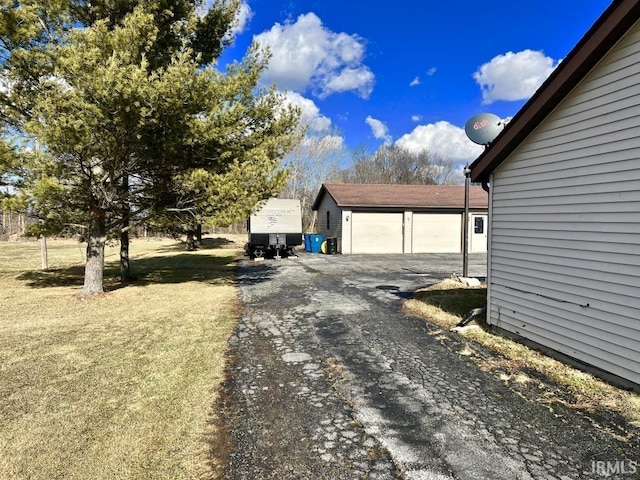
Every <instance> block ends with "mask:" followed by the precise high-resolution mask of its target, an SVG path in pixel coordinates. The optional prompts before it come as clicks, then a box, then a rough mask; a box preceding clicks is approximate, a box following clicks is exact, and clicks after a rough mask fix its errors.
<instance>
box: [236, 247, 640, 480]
mask: <svg viewBox="0 0 640 480" xmlns="http://www.w3.org/2000/svg"><path fill="white" fill-rule="evenodd" d="M485 262H486V256H485V255H471V256H470V268H469V271H470V275H475V276H484V275H485ZM461 270H462V267H461V256H460V255H385V256H373V255H368V256H357V255H354V256H341V255H335V256H331V255H312V254H308V253H306V252H305V253H301V254H300V256H299V257H297V258H295V257H294V258H289V259H283V260H282V261H280V262H276V261H273V260H267V261H266V262H264V263H262V264H253V263H252V262H250V261H249V260H247V261H245V262H244V263H243V266H242V267H241V270H240V285H241V295H242V300H243V302H244V313H243V317H242V320H241V322H240V324H239V325H238V327H237V330H236V332H235V334H234V336H233V337H232V339H231V353H232V358H234V362H233V364H232V366H231V367H230V372H229V380H228V382H227V385H226V388H227V393H228V395H227V398H228V401H229V402H230V404H231V405H232V407H233V408H230V409H229V413H228V418H229V423H230V425H231V427H232V431H231V433H232V437H233V441H234V443H235V447H236V450H235V452H234V453H233V454H232V456H231V459H230V462H229V464H228V466H227V469H226V471H225V478H226V479H234V480H235V479H251V480H257V479H297V480H300V479H360V478H367V479H397V478H404V479H416V480H418V479H420V480H421V479H437V480H441V479H442V480H444V479H460V480H466V479H491V480H501V479H504V480H516V479H562V480H566V479H598V478H609V479H612V478H622V479H626V478H628V479H631V478H639V477H640V453H639V452H640V444H639V443H638V441H637V436H636V437H633V439H632V440H627V441H624V440H623V439H622V438H621V436H620V435H618V436H617V437H614V436H613V435H610V434H607V433H604V432H603V429H602V428H599V427H598V424H597V422H595V421H594V419H591V418H589V417H588V416H585V415H583V414H580V413H576V412H575V411H573V410H569V409H563V408H562V407H559V406H557V405H554V406H553V408H552V407H550V406H548V405H546V406H545V405H540V404H538V403H536V402H532V401H528V400H527V399H526V398H524V397H523V396H522V395H521V394H518V393H516V392H514V391H513V390H511V389H510V388H509V387H508V386H506V385H505V384H504V383H503V382H501V381H499V380H497V379H496V378H494V377H493V376H491V375H490V374H489V373H485V372H483V371H481V370H479V369H478V368H477V366H476V365H475V364H474V363H473V362H472V361H471V360H470V359H469V358H468V357H467V356H465V355H462V354H461V352H462V351H463V350H464V348H465V345H466V341H465V340H464V339H462V338H460V337H458V336H456V335H455V334H452V333H449V332H442V331H440V330H438V329H437V328H436V327H435V326H432V325H429V324H427V323H425V322H424V321H423V320H421V319H418V318H415V317H411V316H407V315H405V314H403V313H402V312H401V305H402V300H403V299H404V298H408V297H409V296H410V295H411V293H412V292H413V291H414V290H415V289H417V288H420V287H423V286H426V285H430V284H432V283H436V282H438V281H440V280H442V279H444V278H448V277H449V276H450V275H451V273H452V272H457V273H460V272H461ZM475 348H477V347H475ZM483 354H484V355H488V356H489V355H492V354H491V353H489V352H484V351H483ZM635 433H637V432H635ZM599 462H600V463H599ZM602 462H605V463H602ZM606 462H609V463H608V464H607V463H606ZM603 465H610V466H607V467H603ZM636 465H637V467H636ZM632 470H633V471H632ZM636 470H637V472H636ZM604 474H607V475H608V476H605V475H604Z"/></svg>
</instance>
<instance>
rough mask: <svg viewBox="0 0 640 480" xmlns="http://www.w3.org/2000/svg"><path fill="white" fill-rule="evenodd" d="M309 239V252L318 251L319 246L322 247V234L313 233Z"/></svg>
mask: <svg viewBox="0 0 640 480" xmlns="http://www.w3.org/2000/svg"><path fill="white" fill-rule="evenodd" d="M310 237H311V238H310V241H311V253H318V252H320V247H322V242H323V241H324V235H321V234H319V233H314V234H311V235H310Z"/></svg>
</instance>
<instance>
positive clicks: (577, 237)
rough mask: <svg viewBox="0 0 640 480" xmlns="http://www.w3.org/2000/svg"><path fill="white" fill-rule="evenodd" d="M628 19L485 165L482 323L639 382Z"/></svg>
mask: <svg viewBox="0 0 640 480" xmlns="http://www.w3.org/2000/svg"><path fill="white" fill-rule="evenodd" d="M639 109H640V28H639V27H638V24H636V25H635V26H634V27H632V29H631V30H630V32H629V33H628V34H627V36H626V37H624V38H623V39H622V40H621V41H620V42H619V43H618V44H617V45H616V46H615V47H614V48H613V49H612V51H611V52H609V53H608V54H607V55H606V56H605V57H604V59H603V60H602V61H601V62H600V63H599V64H598V65H597V66H596V67H595V68H594V69H593V70H592V71H591V72H590V73H589V74H588V75H587V76H586V77H585V78H584V80H583V81H582V82H581V83H580V84H579V85H578V86H577V87H576V88H575V89H574V91H573V92H571V93H570V94H569V95H568V96H567V97H566V98H565V100H564V101H563V102H562V103H561V104H560V105H559V106H558V107H557V108H556V109H555V110H554V111H553V112H552V113H551V114H550V115H549V116H548V117H547V118H546V119H545V120H544V121H543V122H542V123H541V125H539V126H538V128H537V129H536V130H535V131H534V132H533V133H532V134H531V135H530V136H529V137H528V138H527V139H526V140H525V141H524V142H523V143H522V144H521V145H520V146H519V147H518V148H517V149H516V150H515V151H514V152H513V153H512V154H511V155H510V157H509V158H508V159H507V160H506V161H505V162H504V163H503V164H502V165H501V166H500V167H499V168H498V169H497V170H496V171H495V172H494V173H493V175H492V178H491V198H490V209H491V217H490V222H491V230H490V236H489V242H490V264H489V272H488V273H489V320H488V321H489V323H491V324H492V325H495V326H497V327H500V328H502V329H505V330H507V331H509V332H512V333H514V334H517V335H519V336H522V337H525V338H527V339H529V340H532V341H534V342H536V343H539V344H541V345H543V346H545V347H547V348H550V349H552V350H556V351H558V352H561V353H563V354H565V355H568V356H570V357H573V358H576V359H578V360H580V361H582V362H585V363H588V364H591V365H593V366H595V367H598V368H600V369H602V370H604V371H607V372H609V373H612V374H614V375H616V376H619V377H621V378H624V379H626V380H629V381H631V382H633V383H636V384H640V313H639V312H640V115H638V111H639Z"/></svg>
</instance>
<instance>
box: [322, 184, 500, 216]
mask: <svg viewBox="0 0 640 480" xmlns="http://www.w3.org/2000/svg"><path fill="white" fill-rule="evenodd" d="M326 193H328V194H329V195H331V197H332V198H333V199H334V200H335V202H336V203H337V204H338V206H339V207H350V208H353V207H386V208H394V207H395V208H419V209H428V208H454V209H461V208H464V186H463V185H365V184H356V183H325V184H323V185H322V188H321V189H320V192H319V193H318V196H317V197H316V200H315V202H314V203H313V209H314V210H317V209H318V208H319V207H320V202H322V198H323V197H324V195H325V194H326ZM469 207H470V208H475V209H485V210H486V209H487V208H488V195H487V192H485V191H484V190H483V189H482V187H477V186H471V187H470V188H469Z"/></svg>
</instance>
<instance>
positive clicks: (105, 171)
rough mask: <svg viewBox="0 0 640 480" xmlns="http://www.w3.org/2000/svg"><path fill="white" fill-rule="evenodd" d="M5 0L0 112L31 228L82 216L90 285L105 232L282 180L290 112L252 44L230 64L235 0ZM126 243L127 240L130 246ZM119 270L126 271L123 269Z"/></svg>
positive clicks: (254, 193) (98, 274)
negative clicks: (204, 0) (34, 221)
mask: <svg viewBox="0 0 640 480" xmlns="http://www.w3.org/2000/svg"><path fill="white" fill-rule="evenodd" d="M197 7H198V5H196V4H195V3H193V2H189V1H180V0H163V1H161V2H155V1H133V0H129V1H127V0H124V1H118V2H112V1H104V2H97V3H95V2H91V3H89V2H82V1H81V2H70V1H68V0H32V1H28V2H27V1H25V2H21V1H13V0H11V1H8V0H3V7H2V9H1V14H0V42H2V45H3V46H4V49H3V51H2V54H3V55H2V66H3V70H4V72H5V78H6V83H7V84H8V88H7V89H5V90H4V91H3V92H1V93H0V105H2V107H1V108H2V117H3V120H4V121H5V122H6V123H7V124H8V125H10V126H11V129H12V131H13V132H14V134H15V135H17V136H18V137H19V138H21V139H23V140H24V139H26V140H27V141H33V142H37V143H38V145H39V146H40V148H39V149H38V150H34V151H32V152H30V153H29V152H27V153H25V159H26V158H27V157H29V158H28V161H26V160H25V163H24V165H25V171H24V172H23V176H22V179H21V181H22V182H23V184H24V185H23V188H22V189H21V191H20V195H19V197H20V198H19V200H17V199H14V201H15V202H17V203H20V202H21V203H22V204H23V205H25V206H26V208H28V209H29V210H30V212H31V213H32V214H35V215H37V216H38V217H39V218H40V219H41V220H42V222H41V224H40V226H39V228H41V229H44V230H48V231H62V230H64V229H69V228H71V227H73V226H77V225H80V226H82V227H83V229H82V231H83V233H84V236H85V239H86V241H87V261H86V268H85V279H84V287H83V293H84V294H92V293H99V292H102V291H103V271H104V246H105V242H106V241H107V239H108V238H110V237H114V238H120V237H121V236H122V237H123V238H121V240H122V245H123V249H124V251H123V252H122V254H123V255H122V256H123V258H124V259H126V261H127V265H123V271H124V270H125V269H128V256H127V250H128V239H127V238H126V235H123V234H126V232H127V230H128V226H129V222H130V221H132V220H133V219H145V218H151V219H153V220H154V221H155V222H161V223H162V225H163V226H164V227H165V228H178V226H181V225H183V224H184V218H185V215H188V216H190V217H191V218H192V219H193V220H195V221H200V222H202V221H210V222H216V221H217V222H227V221H230V220H237V219H239V218H241V217H242V216H246V215H248V213H249V211H250V210H251V208H253V206H255V203H256V202H258V201H260V200H262V199H264V198H267V197H269V196H271V195H273V194H274V193H275V192H277V191H278V190H279V189H280V187H281V186H282V184H283V182H284V176H285V175H284V172H281V171H277V170H276V168H277V165H278V158H279V157H281V156H282V155H284V154H285V153H286V152H287V151H288V150H289V149H290V148H291V147H292V145H293V144H294V143H295V141H296V140H297V134H296V133H295V132H296V131H297V130H296V125H297V120H298V112H297V111H295V110H293V109H291V108H286V107H285V106H284V104H283V98H282V97H281V96H279V95H278V94H277V93H276V92H275V91H273V90H265V89H262V88H260V87H258V79H259V76H260V73H261V72H262V70H263V69H264V68H265V65H266V64H265V62H266V58H267V57H266V55H263V54H261V52H259V51H258V50H257V49H256V48H255V47H254V48H252V49H251V50H250V51H249V52H248V53H247V55H246V58H245V59H244V60H243V61H242V62H240V63H238V64H235V65H233V66H231V67H230V68H229V69H227V71H225V72H224V73H222V72H220V71H218V70H217V69H216V68H215V64H214V63H212V61H213V60H215V58H217V56H219V55H220V53H221V51H222V49H223V48H224V46H225V44H226V43H227V42H228V41H229V37H228V34H227V32H228V31H229V28H230V27H231V25H232V24H233V21H234V19H235V15H236V13H237V9H238V3H237V1H229V2H226V1H222V2H220V1H218V2H214V4H213V6H212V7H211V10H210V11H209V12H208V13H207V14H205V15H199V14H198V8H197ZM125 247H126V248H125ZM123 276H124V274H123Z"/></svg>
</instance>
